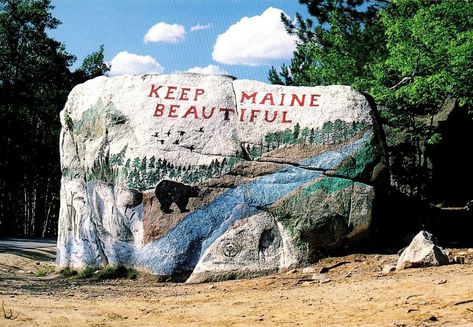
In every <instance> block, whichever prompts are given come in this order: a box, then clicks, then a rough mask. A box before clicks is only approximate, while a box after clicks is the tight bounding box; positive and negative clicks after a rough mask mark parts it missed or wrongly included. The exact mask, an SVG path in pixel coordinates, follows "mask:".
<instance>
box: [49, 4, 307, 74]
mask: <svg viewBox="0 0 473 327" xmlns="http://www.w3.org/2000/svg"><path fill="white" fill-rule="evenodd" d="M52 4H53V5H54V6H55V9H54V11H53V15H54V16H55V17H57V18H58V19H60V20H61V21H62V25H60V26H59V27H58V29H56V30H54V31H51V36H53V37H54V38H56V39H57V40H58V41H61V42H64V43H65V45H66V50H67V51H68V52H69V53H72V54H74V55H75V56H77V62H76V66H75V67H77V66H78V65H80V63H81V62H82V60H83V59H84V57H85V56H86V55H87V54H89V53H91V52H93V51H96V50H97V49H98V48H99V46H100V45H101V44H103V45H104V47H105V60H106V61H107V62H109V63H111V65H112V70H111V72H110V75H112V76H113V75H123V74H140V73H174V72H184V71H191V72H200V73H209V74H228V75H232V76H235V77H237V78H239V79H244V78H247V79H255V80H260V81H265V82H266V81H267V75H268V71H269V69H270V68H271V66H272V65H274V66H276V67H279V66H280V65H281V64H282V63H284V62H286V63H287V62H289V59H290V58H291V56H292V52H293V51H294V49H295V38H294V37H292V36H289V35H288V34H287V33H286V32H285V30H284V26H283V24H282V23H281V20H280V14H281V12H284V13H285V14H286V15H289V16H290V17H291V18H294V17H295V13H296V12H300V13H301V14H303V15H305V13H306V8H305V7H304V6H302V5H300V4H299V3H298V1H297V0H258V1H255V0H177V1H176V0H174V1H164V0H141V1H136V0H135V1H133V0H121V1H116V0H101V1H97V0H81V1H78V0H76V1H71V0H52Z"/></svg>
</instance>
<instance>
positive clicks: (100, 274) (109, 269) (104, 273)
mask: <svg viewBox="0 0 473 327" xmlns="http://www.w3.org/2000/svg"><path fill="white" fill-rule="evenodd" d="M59 274H60V275H61V276H62V277H64V278H79V279H88V278H90V279H95V280H106V279H136V278H138V272H137V271H136V270H135V269H133V268H126V267H124V266H110V265H106V266H104V267H101V268H95V267H86V268H84V269H82V270H74V269H71V268H69V267H66V268H63V269H61V270H60V271H59Z"/></svg>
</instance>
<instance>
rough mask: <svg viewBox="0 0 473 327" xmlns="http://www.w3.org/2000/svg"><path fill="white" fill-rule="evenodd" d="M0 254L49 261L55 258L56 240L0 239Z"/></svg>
mask: <svg viewBox="0 0 473 327" xmlns="http://www.w3.org/2000/svg"><path fill="white" fill-rule="evenodd" d="M0 253H12V254H17V255H21V256H26V257H29V258H33V259H37V260H41V259H42V260H50V259H54V258H55V257H56V240H51V239H23V238H7V239H0Z"/></svg>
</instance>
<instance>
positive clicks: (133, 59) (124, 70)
mask: <svg viewBox="0 0 473 327" xmlns="http://www.w3.org/2000/svg"><path fill="white" fill-rule="evenodd" d="M110 65H111V68H110V72H109V75H110V76H117V75H135V74H147V73H157V74H161V73H162V72H163V71H164V68H163V66H161V64H160V63H159V62H157V61H156V59H154V58H153V57H151V56H149V55H148V56H140V55H137V54H134V53H129V52H127V51H122V52H119V53H118V54H117V55H116V56H115V57H113V59H112V60H111V61H110Z"/></svg>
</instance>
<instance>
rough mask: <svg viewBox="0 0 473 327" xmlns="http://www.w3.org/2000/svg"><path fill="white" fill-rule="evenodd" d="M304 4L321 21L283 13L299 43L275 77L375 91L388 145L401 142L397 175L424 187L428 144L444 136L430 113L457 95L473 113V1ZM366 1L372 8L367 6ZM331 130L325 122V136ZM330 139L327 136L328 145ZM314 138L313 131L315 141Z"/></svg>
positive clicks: (394, 152) (315, 0)
mask: <svg viewBox="0 0 473 327" xmlns="http://www.w3.org/2000/svg"><path fill="white" fill-rule="evenodd" d="M300 2H301V3H302V4H305V5H307V8H308V11H309V13H310V14H311V15H312V16H313V17H314V18H315V19H316V24H313V23H312V22H309V20H308V19H303V18H302V16H301V15H297V16H296V22H292V21H289V20H288V19H287V17H282V20H283V22H284V23H285V25H286V29H287V30H288V32H289V33H291V34H294V35H297V36H298V38H299V43H298V45H297V49H296V51H295V52H294V56H293V58H292V60H291V64H290V65H289V68H287V67H286V66H285V65H284V66H283V67H282V68H281V72H280V73H278V72H277V70H276V69H275V68H274V67H273V68H272V69H271V70H270V72H269V80H270V81H271V82H272V83H274V84H286V85H309V86H310V85H330V84H346V85H351V86H353V87H355V88H357V89H359V90H361V91H363V92H367V93H370V94H371V95H372V96H373V97H374V98H375V100H376V102H377V103H378V104H379V107H380V109H381V112H380V115H381V118H382V119H383V122H384V124H386V126H388V127H389V128H388V129H389V133H388V137H390V139H389V140H388V143H390V144H394V145H395V146H393V147H392V148H391V149H390V155H391V157H392V158H393V161H392V173H393V180H394V181H397V182H396V183H398V185H400V184H403V185H406V184H411V186H412V185H414V184H417V185H416V186H415V187H416V188H418V189H422V188H423V185H425V184H427V183H428V180H427V179H428V176H430V175H431V174H430V173H428V172H427V169H428V168H427V167H428V164H427V162H426V160H427V155H426V145H429V146H436V145H438V144H440V143H441V140H442V135H441V134H439V132H438V131H436V130H435V128H434V126H433V125H432V124H431V123H429V122H430V121H431V119H429V117H432V116H433V115H435V114H436V113H437V112H439V110H440V108H441V107H442V106H443V105H444V104H445V103H446V101H449V100H450V99H456V101H457V103H458V104H459V105H460V106H464V107H466V108H469V110H470V111H472V112H473V110H472V108H473V106H472V105H473V103H472V101H473V100H472V99H473V97H472V87H471V76H473V29H472V26H473V18H472V17H473V3H472V2H471V1H466V0H460V1H457V0H439V1H426V0H396V1H363V0H359V1H358V0H353V1H345V0H300ZM364 3H365V4H367V5H368V7H367V9H366V10H362V9H360V8H361V7H360V5H361V4H364ZM288 72H290V74H289V73H288ZM329 130H330V126H324V131H325V132H326V133H328V132H329ZM401 135H403V136H402V137H400V136H401ZM330 137H331V136H327V135H324V138H323V140H324V142H327V141H330ZM314 138H315V135H313V136H311V135H309V139H310V142H311V143H312V142H313V141H314ZM406 158H410V159H409V160H406ZM398 165H401V166H398ZM399 183H400V184H399ZM418 196H421V197H422V196H423V195H422V192H420V193H419V194H418Z"/></svg>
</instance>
